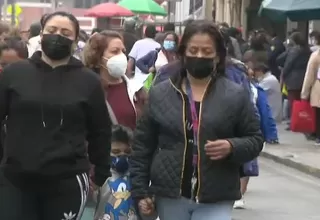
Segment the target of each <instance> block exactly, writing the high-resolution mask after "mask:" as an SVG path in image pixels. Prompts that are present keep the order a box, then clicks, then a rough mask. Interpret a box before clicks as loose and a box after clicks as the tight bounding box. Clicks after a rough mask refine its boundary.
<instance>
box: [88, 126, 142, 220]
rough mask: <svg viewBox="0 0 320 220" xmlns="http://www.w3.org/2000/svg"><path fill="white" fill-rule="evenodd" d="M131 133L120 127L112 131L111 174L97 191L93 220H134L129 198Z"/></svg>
mask: <svg viewBox="0 0 320 220" xmlns="http://www.w3.org/2000/svg"><path fill="white" fill-rule="evenodd" d="M131 142H132V132H131V130H130V129H128V128H126V127H123V126H121V125H115V126H114V127H113V129H112V139H111V158H112V161H111V163H112V165H111V174H112V176H111V177H109V178H108V179H107V180H106V182H105V183H104V185H103V186H102V187H101V188H100V189H99V191H98V196H97V206H96V210H95V214H94V220H136V219H137V215H136V210H135V208H134V203H133V200H132V198H131V192H130V191H131V185H130V181H129V173H128V169H129V162H128V158H129V156H130V154H131Z"/></svg>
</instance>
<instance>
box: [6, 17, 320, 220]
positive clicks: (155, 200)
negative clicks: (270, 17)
mask: <svg viewBox="0 0 320 220" xmlns="http://www.w3.org/2000/svg"><path fill="white" fill-rule="evenodd" d="M11 29H12V28H10V27H9V26H7V25H5V24H1V25H0V41H1V42H0V67H1V78H0V105H1V108H0V117H1V121H2V132H1V148H0V156H1V161H2V162H1V165H0V195H1V198H2V200H1V201H2V202H0V219H1V220H18V219H26V220H37V219H46V220H51V219H52V220H58V219H65V220H67V219H68V220H72V219H81V216H82V214H83V212H84V210H85V206H86V202H87V200H88V198H89V199H93V200H94V201H95V202H96V203H97V204H96V210H95V213H94V214H93V215H92V219H94V220H109V219H111V220H136V219H141V218H142V219H145V218H149V219H156V218H160V220H176V219H181V220H207V219H219V220H231V214H232V209H233V208H244V205H245V204H244V197H243V196H244V194H245V192H246V191H247V186H248V183H249V178H250V177H251V176H258V175H259V168H258V163H257V157H258V156H259V153H260V152H261V150H262V148H263V146H264V142H267V143H268V144H278V143H279V141H281V140H279V137H278V131H277V123H281V122H282V121H283V120H285V119H290V110H291V107H292V105H293V102H294V101H295V100H301V99H303V100H308V101H309V100H310V103H311V105H312V106H313V107H314V108H315V111H316V116H317V123H318V124H317V130H316V132H315V133H314V134H306V135H307V137H308V138H314V139H315V140H316V143H317V144H320V142H319V141H320V125H319V122H320V81H319V80H320V75H319V72H320V71H319V69H320V50H319V48H318V44H320V34H319V33H317V32H314V33H312V35H311V37H312V38H314V41H313V43H314V45H313V46H312V47H310V46H309V44H308V41H307V40H305V39H304V37H303V36H302V35H301V33H299V32H296V31H295V32H293V33H292V34H290V36H289V40H288V41H287V42H283V41H281V40H280V39H279V38H278V37H277V36H275V35H274V36H271V35H268V34H267V33H266V32H265V31H263V30H257V31H254V32H252V33H250V34H249V38H248V40H247V41H245V40H244V39H243V38H242V33H241V30H240V29H237V28H233V27H229V26H228V24H226V23H220V24H214V23H213V22H211V21H205V20H194V21H193V20H190V21H188V22H187V24H186V27H185V29H184V33H183V34H182V35H181V36H179V35H177V34H176V33H175V26H174V25H173V24H167V25H165V26H164V30H163V32H161V33H159V32H157V31H156V28H155V26H154V25H148V26H147V27H146V29H145V31H144V38H142V39H140V38H139V37H138V36H137V35H136V31H135V23H134V21H132V20H129V21H127V22H126V23H125V25H124V30H123V32H117V31H111V30H100V29H94V30H93V31H92V33H91V35H90V36H89V35H87V33H85V32H84V31H83V30H81V29H80V26H79V22H78V21H77V19H76V18H75V17H74V16H73V15H71V14H69V13H67V12H54V13H52V14H46V15H44V16H43V17H42V19H41V21H40V22H39V23H37V24H33V25H31V27H30V31H29V36H28V39H25V38H24V37H25V36H19V34H17V33H16V31H15V32H14V31H12V30H11ZM316 46H317V47H316ZM312 51H314V52H313V53H312ZM286 100H288V101H287V103H288V105H287V106H288V107H287V106H286V105H284V104H283V103H286ZM289 123H290V121H289V122H288V125H290V124H289Z"/></svg>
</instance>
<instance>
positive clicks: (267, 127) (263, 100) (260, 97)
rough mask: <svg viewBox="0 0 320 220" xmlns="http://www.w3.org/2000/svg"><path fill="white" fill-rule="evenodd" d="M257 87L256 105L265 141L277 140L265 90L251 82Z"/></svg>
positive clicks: (275, 126) (276, 131) (276, 132)
mask: <svg viewBox="0 0 320 220" xmlns="http://www.w3.org/2000/svg"><path fill="white" fill-rule="evenodd" d="M252 85H253V87H254V88H256V89H257V98H256V106H257V109H258V111H259V115H260V127H261V131H262V134H263V136H264V139H265V140H266V141H272V140H278V130H277V125H276V123H275V121H274V119H273V117H272V112H271V109H270V106H269V104H268V97H267V94H266V92H265V91H264V90H263V89H262V88H261V87H259V86H258V85H256V84H252Z"/></svg>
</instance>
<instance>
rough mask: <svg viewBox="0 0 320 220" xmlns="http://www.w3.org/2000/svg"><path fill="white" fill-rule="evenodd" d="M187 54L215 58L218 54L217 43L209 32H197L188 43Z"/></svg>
mask: <svg viewBox="0 0 320 220" xmlns="http://www.w3.org/2000/svg"><path fill="white" fill-rule="evenodd" d="M185 55H186V56H188V57H199V58H215V57H216V56H217V51H216V44H215V42H214V41H213V40H212V38H211V37H210V36H209V34H203V33H198V34H195V35H193V36H192V37H191V38H190V40H189V42H188V43H187V46H186V52H185Z"/></svg>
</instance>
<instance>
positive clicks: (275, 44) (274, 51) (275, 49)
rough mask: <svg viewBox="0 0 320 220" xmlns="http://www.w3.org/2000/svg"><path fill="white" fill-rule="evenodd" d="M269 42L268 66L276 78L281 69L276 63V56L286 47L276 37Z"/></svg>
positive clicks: (278, 76) (278, 77)
mask: <svg viewBox="0 0 320 220" xmlns="http://www.w3.org/2000/svg"><path fill="white" fill-rule="evenodd" d="M271 44H272V45H271V47H272V48H271V52H270V54H269V68H270V70H271V72H272V74H273V75H275V76H276V77H277V79H280V74H281V71H280V69H279V67H278V65H277V57H278V56H279V55H280V54H282V53H283V52H284V51H285V50H286V48H285V46H284V44H283V41H281V40H280V39H279V38H278V37H275V38H274V39H272V42H271Z"/></svg>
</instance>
